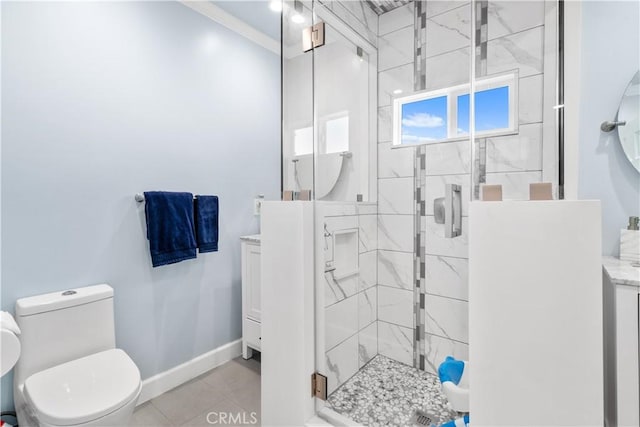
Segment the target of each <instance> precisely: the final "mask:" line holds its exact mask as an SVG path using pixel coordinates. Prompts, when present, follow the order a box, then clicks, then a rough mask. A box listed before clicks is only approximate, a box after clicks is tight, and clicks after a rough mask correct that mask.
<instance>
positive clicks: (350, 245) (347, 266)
mask: <svg viewBox="0 0 640 427" xmlns="http://www.w3.org/2000/svg"><path fill="white" fill-rule="evenodd" d="M359 244H360V243H359V239H358V229H357V228H348V229H344V230H337V231H334V232H333V259H334V264H333V266H334V267H335V273H334V277H335V278H336V280H340V279H343V278H345V277H349V276H353V275H354V274H358V268H359V265H358V253H359V251H358V246H359Z"/></svg>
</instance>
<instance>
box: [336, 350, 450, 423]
mask: <svg viewBox="0 0 640 427" xmlns="http://www.w3.org/2000/svg"><path fill="white" fill-rule="evenodd" d="M327 405H328V406H329V407H331V408H333V409H334V410H335V411H337V412H339V413H341V414H342V415H345V416H347V417H349V418H351V419H352V420H354V421H355V422H357V423H359V424H361V425H367V426H370V427H377V426H413V425H417V423H415V420H414V419H413V417H414V415H415V414H416V411H421V412H422V413H424V414H426V415H428V416H429V418H430V419H431V422H430V423H429V425H431V424H432V423H433V424H435V425H440V424H441V423H444V422H446V421H450V420H453V419H456V418H458V416H459V414H457V413H456V412H455V411H453V410H451V408H450V407H449V405H448V402H447V398H446V396H445V395H444V394H443V393H442V391H441V386H440V381H439V380H438V377H437V376H435V375H432V374H429V373H427V372H424V371H420V370H418V369H416V368H414V367H412V366H409V365H405V364H403V363H400V362H397V361H395V360H392V359H389V358H388V357H384V356H381V355H377V356H376V357H374V358H373V359H372V360H371V361H370V362H369V363H368V364H367V365H365V366H364V367H363V368H362V369H360V370H359V371H358V373H356V374H355V375H354V376H353V377H351V378H350V379H349V380H347V382H345V383H344V384H343V385H342V386H340V387H339V388H338V389H337V390H336V391H334V392H333V393H332V394H331V396H329V399H328V400H327Z"/></svg>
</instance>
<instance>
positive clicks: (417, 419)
mask: <svg viewBox="0 0 640 427" xmlns="http://www.w3.org/2000/svg"><path fill="white" fill-rule="evenodd" d="M435 419H436V418H435V417H434V416H433V415H431V414H427V413H426V412H422V411H416V412H415V414H413V417H411V425H412V426H429V427H430V426H433V425H434V421H435Z"/></svg>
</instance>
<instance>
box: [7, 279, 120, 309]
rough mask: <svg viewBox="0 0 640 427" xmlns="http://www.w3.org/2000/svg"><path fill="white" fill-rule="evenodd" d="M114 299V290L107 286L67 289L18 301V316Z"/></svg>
mask: <svg viewBox="0 0 640 427" xmlns="http://www.w3.org/2000/svg"><path fill="white" fill-rule="evenodd" d="M107 298H113V288H112V287H111V286H109V285H107V284H100V285H93V286H85V287H82V288H75V289H67V290H64V291H59V292H52V293H49V294H42V295H36V296H32V297H27V298H20V299H19V300H18V301H16V316H18V317H22V316H31V315H33V314H39V313H46V312H47V311H53V310H60V309H62V308H68V307H73V306H77V305H82V304H87V303H90V302H94V301H100V300H103V299H107Z"/></svg>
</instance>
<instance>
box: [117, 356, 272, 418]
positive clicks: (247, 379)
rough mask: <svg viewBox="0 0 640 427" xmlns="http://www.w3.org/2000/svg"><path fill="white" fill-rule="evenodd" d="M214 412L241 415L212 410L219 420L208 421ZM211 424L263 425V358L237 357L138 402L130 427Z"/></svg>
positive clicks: (213, 416) (213, 415)
mask: <svg viewBox="0 0 640 427" xmlns="http://www.w3.org/2000/svg"><path fill="white" fill-rule="evenodd" d="M212 412H215V413H217V414H222V413H230V414H237V415H234V417H237V418H235V419H229V418H227V419H224V420H223V419H222V418H218V417H219V416H218V415H217V414H212V415H210V416H209V420H210V421H215V423H214V422H207V414H209V413H212ZM252 414H254V416H255V418H252ZM254 420H255V422H253V421H254ZM223 421H224V422H223ZM243 423H245V424H243ZM211 425H224V426H234V425H260V362H258V361H257V360H254V359H249V360H244V359H242V357H239V358H236V359H233V360H231V361H229V362H227V363H225V364H224V365H222V366H219V367H217V368H215V369H212V370H211V371H209V372H207V373H205V374H203V375H201V376H199V377H197V378H194V379H193V380H191V381H189V382H187V383H185V384H183V385H181V386H179V387H176V388H174V389H173V390H170V391H168V392H166V393H164V394H162V395H160V396H158V397H156V398H155V399H152V400H151V401H149V402H146V403H143V404H142V405H140V406H138V407H137V408H136V410H135V412H134V413H133V417H132V419H131V421H130V423H129V426H130V427H138V426H153V427H164V426H172V427H180V426H209V427H210V426H211Z"/></svg>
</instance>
